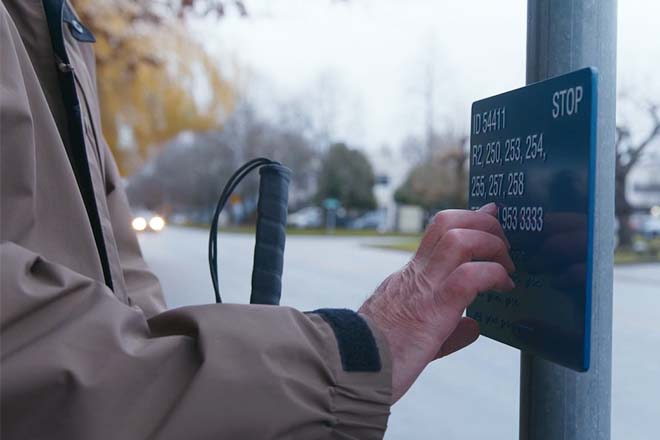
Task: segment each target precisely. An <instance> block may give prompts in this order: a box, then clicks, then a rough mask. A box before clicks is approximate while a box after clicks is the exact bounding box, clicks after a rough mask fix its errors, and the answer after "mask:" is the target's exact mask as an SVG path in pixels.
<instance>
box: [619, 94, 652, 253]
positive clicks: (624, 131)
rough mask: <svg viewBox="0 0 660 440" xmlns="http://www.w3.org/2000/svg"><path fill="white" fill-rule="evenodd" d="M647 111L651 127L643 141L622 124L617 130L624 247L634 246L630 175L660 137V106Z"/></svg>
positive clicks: (621, 244) (621, 242) (620, 224)
mask: <svg viewBox="0 0 660 440" xmlns="http://www.w3.org/2000/svg"><path fill="white" fill-rule="evenodd" d="M646 111H647V114H648V115H649V119H650V121H651V127H650V130H649V131H648V132H647V133H646V135H645V136H644V137H642V138H641V139H638V140H637V141H635V140H634V138H633V136H632V130H631V128H630V127H628V126H627V125H626V124H624V123H622V122H620V123H619V124H618V125H617V128H616V167H615V182H616V184H615V206H616V208H615V211H616V216H617V218H618V219H619V246H622V247H628V246H630V245H631V244H632V230H631V227H630V215H631V214H632V212H633V208H632V206H631V205H630V203H629V202H628V200H627V198H626V182H627V180H628V175H629V173H630V171H631V170H632V169H633V167H634V166H635V165H636V164H637V163H638V162H639V161H640V159H641V158H642V157H643V156H644V154H645V152H646V151H647V149H648V147H649V145H651V144H652V143H653V141H654V140H655V139H656V138H659V137H660V105H658V104H649V105H648V106H647V107H646Z"/></svg>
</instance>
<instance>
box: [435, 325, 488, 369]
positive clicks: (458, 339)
mask: <svg viewBox="0 0 660 440" xmlns="http://www.w3.org/2000/svg"><path fill="white" fill-rule="evenodd" d="M477 338H479V324H477V321H475V320H474V319H472V318H468V317H467V316H466V317H463V318H461V320H460V321H458V325H457V326H456V328H455V329H454V331H453V332H452V334H451V335H449V337H448V338H447V339H446V340H445V342H444V343H443V344H442V347H440V350H439V351H438V354H437V355H436V357H435V359H440V358H441V357H445V356H447V355H450V354H452V353H454V352H455V351H458V350H460V349H461V348H465V347H467V346H468V345H470V344H472V343H473V342H474V341H476V340H477Z"/></svg>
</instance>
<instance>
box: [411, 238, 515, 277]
mask: <svg viewBox="0 0 660 440" xmlns="http://www.w3.org/2000/svg"><path fill="white" fill-rule="evenodd" d="M475 260H476V261H493V262H496V263H499V264H501V265H502V266H504V268H506V270H507V271H509V272H515V270H516V267H515V265H514V264H513V260H512V259H511V256H510V255H509V249H508V248H507V246H506V244H505V243H504V242H503V241H502V240H501V239H500V238H499V237H497V236H495V235H493V234H489V233H488V232H483V231H477V230H473V229H451V230H449V231H448V232H447V233H446V234H445V235H444V236H443V237H442V239H440V241H439V242H438V245H437V246H436V247H435V249H433V254H432V255H431V257H430V258H429V259H428V260H427V262H426V264H425V265H424V266H422V267H423V270H424V274H425V275H426V276H427V277H428V281H429V282H430V283H431V284H435V283H441V282H442V281H443V280H444V279H445V278H446V277H447V276H448V275H449V274H450V273H452V272H453V271H454V270H455V269H456V268H457V267H459V266H460V265H461V264H464V263H468V262H470V261H475Z"/></svg>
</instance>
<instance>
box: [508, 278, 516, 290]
mask: <svg viewBox="0 0 660 440" xmlns="http://www.w3.org/2000/svg"><path fill="white" fill-rule="evenodd" d="M509 281H510V282H511V289H512V290H513V289H515V288H516V283H515V282H514V281H513V279H511V278H510V277H509Z"/></svg>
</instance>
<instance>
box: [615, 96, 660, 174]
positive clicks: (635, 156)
mask: <svg viewBox="0 0 660 440" xmlns="http://www.w3.org/2000/svg"><path fill="white" fill-rule="evenodd" d="M648 111H649V114H650V116H651V119H652V120H653V128H652V129H651V131H650V132H649V133H648V135H647V136H646V137H645V138H644V140H643V141H642V142H640V143H639V144H638V145H637V146H636V147H635V148H632V149H631V151H630V158H629V160H628V163H626V165H624V167H623V171H624V172H625V173H628V172H629V171H630V170H631V168H632V167H633V166H635V164H636V163H637V162H638V161H639V159H640V158H641V157H642V155H643V154H644V150H645V149H646V147H648V146H649V145H650V144H651V143H652V142H653V141H654V140H655V138H656V137H657V136H660V115H659V114H658V105H657V104H652V105H649V108H648ZM617 131H618V129H617ZM617 147H619V145H618V142H617Z"/></svg>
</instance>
